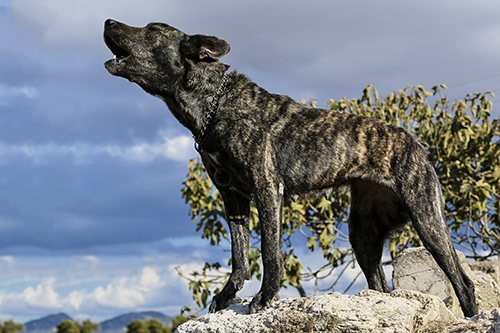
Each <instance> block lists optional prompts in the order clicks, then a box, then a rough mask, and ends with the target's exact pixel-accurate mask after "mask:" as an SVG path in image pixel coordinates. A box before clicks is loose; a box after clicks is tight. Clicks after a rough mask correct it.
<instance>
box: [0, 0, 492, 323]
mask: <svg viewBox="0 0 500 333" xmlns="http://www.w3.org/2000/svg"><path fill="white" fill-rule="evenodd" d="M499 14H500V2H498V1H497V0H489V1H486V0H484V1H483V0H478V1H465V0H438V1H436V0H432V1H430V0H422V1H418V2H417V1H401V0H398V1H396V0H394V1H388V0H380V1H368V0H353V1H342V0H311V1H307V2H306V1H303V0H301V1H298V0H288V1H279V0H265V1H261V0H257V1H245V2H241V1H229V0H226V1H221V0H213V1H201V0H182V1H181V0H161V1H160V0H141V1H131V0H120V1H117V0H106V1H97V0H94V1H92V0H0V320H6V319H10V318H13V319H14V320H15V321H18V322H26V321H28V320H31V319H36V318H40V317H42V316H45V315H48V314H52V313H58V312H65V313H67V314H69V315H70V316H73V317H75V318H82V319H85V318H87V317H89V318H91V319H92V320H93V321H102V320H105V319H109V318H111V317H113V316H115V315H118V314H122V313H125V312H131V311H141V310H157V311H162V312H164V313H166V314H168V315H172V316H174V315H176V314H178V313H179V311H180V308H181V307H182V306H184V305H193V302H192V300H191V294H190V291H189V290H188V286H187V282H186V281H185V280H182V279H181V278H179V276H178V275H177V273H176V271H175V267H177V266H181V267H182V269H183V271H184V272H189V271H192V270H195V269H199V268H200V267H201V265H202V264H203V263H204V262H205V261H220V262H227V260H228V259H229V253H228V252H227V250H228V249H229V244H228V243H224V244H223V246H222V248H213V247H211V246H209V244H208V243H207V242H206V241H204V240H201V238H200V234H199V233H197V232H196V224H195V223H194V222H191V220H190V217H189V215H188V213H189V208H188V206H187V205H186V204H185V203H184V201H183V199H182V198H181V193H180V189H181V188H182V182H183V180H184V178H185V176H186V173H187V162H188V161H189V159H191V158H196V157H197V153H196V152H195V150H194V149H193V142H192V139H191V134H190V133H189V132H188V131H187V130H186V129H184V128H183V127H182V126H181V125H179V124H178V123H177V122H176V120H175V119H174V117H173V116H172V115H171V114H170V112H169V111H168V109H167V107H166V106H165V105H164V103H163V102H162V101H160V100H159V99H156V98H154V97H153V96H150V95H148V94H146V93H145V92H143V91H142V90H141V89H140V88H139V87H138V86H136V85H134V84H131V83H129V82H128V81H126V80H124V79H121V78H116V77H112V76H111V75H109V74H108V73H107V72H106V70H105V69H104V67H103V63H104V62H105V61H106V60H108V59H109V58H111V57H112V54H111V52H110V51H109V50H108V49H107V47H106V46H105V44H104V42H103V39H102V31H103V23H104V21H105V20H106V19H107V18H113V19H116V20H118V21H122V22H125V23H127V24H129V25H135V26H144V25H146V24H147V23H148V22H152V21H156V22H165V23H168V24H170V25H172V26H174V27H176V28H178V29H180V30H182V31H184V32H186V33H188V34H197V33H201V34H207V35H216V36H218V37H221V38H224V39H225V40H227V41H228V42H229V43H230V44H231V52H230V53H229V54H228V55H226V56H225V57H223V58H222V61H223V62H225V63H227V64H230V65H231V69H237V70H238V71H240V72H243V73H245V74H247V75H248V76H249V77H250V78H251V79H253V80H254V81H255V82H257V83H258V84H259V85H261V86H262V87H264V88H266V89H267V90H269V91H270V92H274V93H280V94H287V95H289V96H291V97H292V98H294V99H296V100H302V99H309V98H315V99H317V101H318V105H323V104H324V103H325V102H327V101H328V100H330V99H336V100H338V99H340V98H342V97H347V98H359V97H361V94H362V91H363V89H364V87H365V86H366V85H369V84H375V87H376V88H377V89H378V90H379V92H380V94H381V95H382V96H385V95H387V94H389V93H391V92H393V91H397V90H399V89H403V88H405V87H406V86H409V85H423V86H424V87H425V88H427V89H428V90H430V88H431V87H432V86H433V85H436V84H439V83H443V84H446V85H447V86H448V87H449V89H447V90H445V91H444V93H445V94H446V95H447V96H448V97H449V98H450V99H451V100H457V99H462V98H464V97H465V95H466V94H467V93H474V92H477V91H483V92H485V91H488V90H492V91H493V92H494V93H496V94H497V96H498V95H499V93H500V64H499V54H500V21H499V20H498V17H499ZM492 100H493V102H494V103H495V102H496V101H497V100H498V97H494V98H492ZM493 115H494V116H495V117H498V116H499V115H500V113H499V112H498V111H497V110H495V107H494V112H493ZM296 253H297V254H299V258H302V260H303V262H304V263H306V265H308V266H309V265H310V266H311V267H316V268H318V267H320V266H321V265H322V263H323V262H322V260H321V255H320V254H311V253H309V252H308V250H307V249H305V248H297V249H296ZM350 274H355V272H353V273H350ZM363 285H364V284H363V283H361V284H360V288H362V287H363ZM306 287H307V288H308V289H307V290H309V291H310V290H311V288H312V286H310V285H308V286H306ZM245 288H246V289H244V290H243V292H242V293H246V294H247V295H251V294H252V293H253V292H256V291H257V290H258V289H259V283H258V282H256V281H252V282H251V283H247V287H245ZM284 296H285V297H286V296H291V297H296V296H297V295H296V292H293V290H290V291H285V292H284Z"/></svg>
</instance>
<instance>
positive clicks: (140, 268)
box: [0, 256, 202, 322]
mask: <svg viewBox="0 0 500 333" xmlns="http://www.w3.org/2000/svg"><path fill="white" fill-rule="evenodd" d="M187 258H188V257H184V258H181V256H175V257H172V256H152V257H143V258H139V259H137V258H136V259H130V258H127V259H126V260H125V261H123V259H125V258H122V259H119V258H115V259H113V260H111V261H110V259H109V258H105V259H102V258H99V257H97V256H82V257H73V258H72V259H71V260H70V261H68V260H67V258H66V259H64V260H57V261H54V262H52V263H48V262H47V261H46V260H45V261H44V262H43V263H39V262H37V261H38V259H36V258H28V260H27V259H26V258H24V259H22V260H17V258H14V257H0V267H1V268H2V270H3V272H5V274H4V275H3V276H2V282H3V283H2V290H0V313H1V314H2V318H3V317H5V316H7V317H5V318H11V317H14V319H16V318H20V319H17V320H18V321H22V322H25V321H27V320H30V319H34V318H37V317H41V316H43V315H47V314H51V313H54V312H61V311H63V312H66V313H68V314H69V315H70V316H73V317H78V316H80V315H82V314H87V315H88V316H90V317H91V319H92V320H94V321H99V320H103V319H107V318H109V317H111V316H113V315H118V314H122V313H123V312H124V311H139V310H141V309H142V310H143V309H162V308H166V307H167V308H173V309H175V310H174V312H172V313H169V314H171V315H175V313H176V312H178V311H179V310H180V308H181V307H182V306H184V305H189V304H192V301H191V294H190V291H189V290H188V286H187V283H188V282H187V281H186V280H183V279H181V278H180V277H179V276H178V275H177V272H176V270H175V267H176V266H182V267H184V271H185V272H191V271H192V270H194V269H198V270H199V269H201V267H202V264H201V263H198V262H196V261H194V260H196V259H194V260H193V259H191V258H190V259H187ZM27 261H29V262H27ZM26 275H31V278H30V280H29V281H26V278H25V276H26ZM19 281H22V282H23V283H24V284H25V285H26V284H27V286H26V287H24V288H22V289H19V288H18V287H16V286H18V285H19V284H20V282H19ZM9 284H10V287H9ZM9 289H10V290H9ZM16 289H17V290H16ZM106 314H107V315H106ZM9 316H10V317H9Z"/></svg>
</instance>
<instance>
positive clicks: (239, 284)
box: [209, 189, 250, 312]
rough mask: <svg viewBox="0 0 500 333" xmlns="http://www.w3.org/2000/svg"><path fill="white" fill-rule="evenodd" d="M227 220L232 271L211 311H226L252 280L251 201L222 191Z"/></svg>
mask: <svg viewBox="0 0 500 333" xmlns="http://www.w3.org/2000/svg"><path fill="white" fill-rule="evenodd" d="M220 192H221V194H222V198H223V200H224V209H225V212H226V220H227V223H228V225H229V231H230V232H231V259H232V260H231V261H232V271H231V275H230V276H229V279H228V280H227V282H226V284H225V285H224V288H223V289H222V290H221V291H220V292H219V293H218V294H217V295H215V296H214V298H213V299H212V303H211V304H210V308H209V311H210V312H216V311H218V310H221V309H224V308H226V307H227V306H228V305H229V302H230V301H231V300H232V299H233V298H234V297H235V296H236V293H237V292H238V291H240V290H241V289H242V288H243V285H244V283H245V280H248V279H250V267H249V265H248V249H249V241H250V231H249V215H250V201H249V200H248V199H247V198H245V197H244V196H242V195H241V194H239V193H236V192H232V191H230V190H228V189H221V190H220Z"/></svg>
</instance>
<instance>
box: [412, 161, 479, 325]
mask: <svg viewBox="0 0 500 333" xmlns="http://www.w3.org/2000/svg"><path fill="white" fill-rule="evenodd" d="M431 168H432V167H431V166H429V168H427V169H426V170H421V171H420V172H419V176H420V177H421V179H419V180H418V181H415V180H410V181H412V183H413V184H422V185H421V186H418V187H410V186H408V187H406V188H407V189H408V190H407V191H402V195H403V196H404V199H405V201H406V202H407V204H408V207H409V210H410V215H411V219H412V222H413V226H414V227H415V230H416V231H417V233H418V235H419V236H420V239H421V240H422V243H423V244H424V246H425V248H426V249H427V250H428V251H429V252H430V253H431V254H432V256H433V257H434V259H435V260H436V262H437V264H438V265H439V267H441V269H442V270H443V271H444V273H445V274H446V276H447V277H448V279H449V280H450V282H451V284H452V286H453V288H454V290H455V293H456V295H457V297H458V300H459V301H460V305H461V307H462V311H463V313H464V315H465V316H467V317H472V316H474V315H476V314H477V312H478V310H477V305H476V297H475V294H474V283H473V282H472V280H471V279H470V278H469V277H468V276H467V274H466V273H465V271H464V269H463V268H462V266H461V264H460V260H459V259H458V256H457V253H456V251H455V249H454V247H453V244H452V242H451V237H450V233H449V230H448V226H447V225H446V221H445V219H444V211H443V210H444V204H443V198H442V194H441V188H440V186H439V183H438V180H437V176H436V174H435V172H434V170H432V169H431ZM403 188H405V187H403Z"/></svg>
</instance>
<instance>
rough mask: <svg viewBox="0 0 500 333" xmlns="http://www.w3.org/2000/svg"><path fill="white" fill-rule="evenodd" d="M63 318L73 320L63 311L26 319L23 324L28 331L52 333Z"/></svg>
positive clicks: (31, 332) (30, 332) (32, 332)
mask: <svg viewBox="0 0 500 333" xmlns="http://www.w3.org/2000/svg"><path fill="white" fill-rule="evenodd" d="M63 320H73V319H72V318H71V317H70V316H68V315H67V314H65V313H59V314H54V315H50V316H47V317H43V318H40V319H36V320H32V321H28V322H27V323H25V324H24V326H26V331H27V332H29V333H49V332H50V333H53V332H55V330H56V327H57V325H59V324H60V323H61V322H62V321H63Z"/></svg>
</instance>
